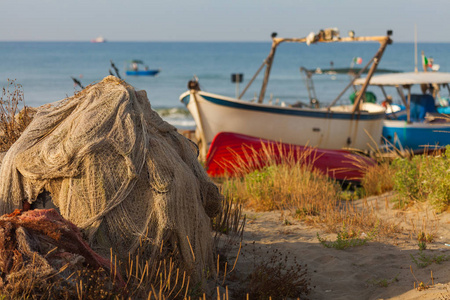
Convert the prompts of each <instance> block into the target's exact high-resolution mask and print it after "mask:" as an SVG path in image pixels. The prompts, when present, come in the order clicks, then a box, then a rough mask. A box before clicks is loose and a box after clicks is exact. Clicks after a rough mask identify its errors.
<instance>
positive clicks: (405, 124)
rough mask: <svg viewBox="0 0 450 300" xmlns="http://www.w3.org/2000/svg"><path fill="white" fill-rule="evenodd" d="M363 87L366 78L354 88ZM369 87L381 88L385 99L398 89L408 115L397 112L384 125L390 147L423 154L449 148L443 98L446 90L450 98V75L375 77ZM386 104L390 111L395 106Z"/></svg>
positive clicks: (449, 111) (448, 121)
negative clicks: (389, 89)
mask: <svg viewBox="0 0 450 300" xmlns="http://www.w3.org/2000/svg"><path fill="white" fill-rule="evenodd" d="M362 84H365V79H364V78H360V79H357V80H356V81H355V85H362ZM369 84H370V85H372V86H378V87H379V88H380V89H381V91H382V92H383V95H384V97H385V98H388V97H389V95H388V94H387V92H386V88H388V87H391V88H395V89H396V90H397V92H398V94H399V98H400V101H401V104H403V106H404V107H405V108H406V110H405V114H399V113H398V114H396V113H395V112H394V113H391V114H389V118H388V119H387V120H385V121H384V126H383V137H384V138H385V140H386V143H387V146H390V147H392V146H395V147H396V148H397V149H399V150H404V149H408V150H411V151H413V152H416V153H420V152H424V151H425V150H432V149H437V148H442V147H445V146H446V145H449V144H450V115H449V114H450V107H449V106H448V105H449V103H448V99H449V98H448V97H447V98H444V97H441V92H442V91H443V90H444V89H446V90H447V91H448V94H449V96H450V87H449V84H450V73H444V72H406V73H397V74H384V75H377V76H373V77H372V78H371V79H370V81H369ZM413 87H415V88H416V89H417V91H416V92H414V91H413ZM419 88H420V89H419ZM417 92H418V93H417ZM384 103H385V105H386V106H387V108H388V109H389V108H390V106H392V105H393V104H392V103H391V101H386V102H384Z"/></svg>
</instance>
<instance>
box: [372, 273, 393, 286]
mask: <svg viewBox="0 0 450 300" xmlns="http://www.w3.org/2000/svg"><path fill="white" fill-rule="evenodd" d="M368 282H369V283H371V284H373V285H377V286H380V287H388V286H389V285H390V284H392V283H394V282H398V274H397V275H395V277H394V278H392V279H386V278H383V279H372V280H369V281H368Z"/></svg>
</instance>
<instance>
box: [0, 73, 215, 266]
mask: <svg viewBox="0 0 450 300" xmlns="http://www.w3.org/2000/svg"><path fill="white" fill-rule="evenodd" d="M197 153H198V151H197V148H196V146H195V145H194V144H193V143H192V142H191V141H190V140H188V139H186V138H185V137H183V136H182V135H180V134H179V133H178V132H177V131H176V129H175V127H173V126H172V125H170V124H168V123H166V122H165V121H163V120H162V119H161V118H160V117H159V115H158V114H157V113H156V112H154V111H153V110H152V109H151V106H150V102H149V101H148V98H147V95H146V92H145V91H135V90H134V88H133V87H132V86H130V85H128V84H126V83H125V82H123V81H121V80H119V79H117V78H116V77H113V76H108V77H106V78H105V79H103V80H102V81H101V82H99V83H97V84H95V85H92V86H89V87H87V88H86V89H84V90H83V91H82V92H80V93H78V94H76V95H75V96H73V97H70V98H67V99H64V100H61V101H59V102H55V103H53V104H50V105H47V106H43V107H41V108H40V109H39V110H38V112H37V114H36V116H35V117H34V119H33V121H32V123H31V124H30V125H29V126H28V127H27V129H26V130H25V131H24V132H23V134H22V135H21V137H20V138H19V139H18V140H17V141H16V143H14V144H13V146H12V147H11V148H10V149H9V151H8V152H7V153H6V155H5V157H4V159H3V161H2V165H1V169H0V215H2V214H4V213H9V212H12V211H13V210H14V209H15V208H21V207H22V201H23V199H26V200H27V201H28V202H30V203H32V202H33V201H35V200H36V198H37V196H38V195H39V194H40V193H42V192H43V191H44V190H45V191H48V192H50V194H51V198H52V201H53V203H54V204H55V205H56V206H57V207H58V208H59V210H60V213H61V215H62V216H63V217H65V218H66V219H68V220H70V221H72V222H73V223H74V224H76V225H77V226H78V227H80V228H81V229H82V230H83V232H84V233H85V235H86V237H87V239H88V241H89V244H90V245H91V246H92V247H93V248H94V250H96V251H99V252H100V253H103V254H109V249H110V248H113V250H115V252H116V253H118V254H119V256H122V257H128V253H129V252H133V251H135V250H136V249H137V248H138V247H139V248H140V250H142V247H145V246H140V242H141V243H142V242H143V243H144V245H148V247H147V250H148V252H147V256H148V257H149V258H152V257H155V256H156V255H157V254H158V253H159V251H160V248H161V245H163V247H164V246H168V247H169V246H170V247H172V248H174V247H175V245H178V246H177V247H178V251H179V253H180V255H181V257H182V259H183V261H184V262H185V263H186V265H187V267H189V268H193V269H196V270H197V271H205V270H207V269H208V268H213V265H214V263H213V253H212V241H211V232H210V218H209V217H212V216H214V215H215V214H216V213H217V212H218V210H219V208H220V203H221V196H220V194H219V192H218V189H217V187H216V186H215V185H214V184H213V183H212V182H211V181H210V180H209V178H208V177H207V175H206V172H205V171H204V170H203V168H202V166H201V165H200V164H199V163H198V161H197ZM144 237H145V238H144ZM162 243H163V244H162ZM191 248H192V250H191ZM197 273H198V272H197Z"/></svg>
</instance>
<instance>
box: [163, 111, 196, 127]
mask: <svg viewBox="0 0 450 300" xmlns="http://www.w3.org/2000/svg"><path fill="white" fill-rule="evenodd" d="M155 111H156V112H157V113H158V114H159V115H160V116H161V118H162V119H163V120H164V121H166V122H167V123H169V124H171V125H173V126H175V127H176V128H178V129H189V130H193V129H195V121H194V119H193V118H192V116H191V114H190V113H189V111H188V110H187V109H185V108H181V107H170V108H155Z"/></svg>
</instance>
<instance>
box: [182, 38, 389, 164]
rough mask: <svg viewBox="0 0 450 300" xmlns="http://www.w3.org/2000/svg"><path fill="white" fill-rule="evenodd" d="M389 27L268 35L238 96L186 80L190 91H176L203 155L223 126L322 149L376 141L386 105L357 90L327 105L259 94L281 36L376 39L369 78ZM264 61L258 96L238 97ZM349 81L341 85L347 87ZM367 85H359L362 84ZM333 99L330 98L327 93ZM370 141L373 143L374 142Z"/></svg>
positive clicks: (362, 145) (299, 40)
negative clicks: (382, 32)
mask: <svg viewBox="0 0 450 300" xmlns="http://www.w3.org/2000/svg"><path fill="white" fill-rule="evenodd" d="M390 35H391V32H388V34H387V35H386V36H373V37H355V36H354V35H350V36H348V37H342V38H341V37H340V36H339V33H338V31H337V30H335V29H330V30H325V31H321V32H320V33H319V34H317V35H314V34H310V35H308V36H307V37H305V38H277V37H276V34H273V35H272V48H271V51H270V53H269V55H268V57H267V58H266V59H265V60H264V63H263V65H262V66H261V67H260V68H259V70H258V71H257V72H256V74H255V76H253V78H252V79H251V80H250V82H249V83H248V85H247V87H246V88H245V89H244V90H243V92H242V93H241V95H240V96H239V97H237V98H231V97H226V96H221V95H217V94H213V93H208V92H204V91H201V90H200V86H199V83H198V81H190V82H189V84H188V88H189V91H187V92H185V93H183V94H182V95H181V96H180V100H181V101H182V102H183V103H184V104H185V105H186V106H187V108H188V110H189V111H190V113H191V114H192V116H193V118H194V120H195V122H196V125H197V138H198V139H199V140H200V144H201V145H200V148H201V155H202V157H205V156H206V153H207V150H208V148H209V145H210V144H211V142H212V140H213V138H214V137H215V136H216V135H217V134H218V133H219V132H223V131H227V132H234V133H240V134H245V135H250V136H255V137H258V138H263V139H268V140H273V141H279V142H283V143H288V144H294V145H309V146H313V147H319V148H323V149H341V148H357V149H361V150H368V149H371V148H372V147H374V146H375V147H376V146H377V145H378V144H379V143H381V131H382V122H383V119H384V117H385V109H384V108H383V107H382V106H381V105H377V104H372V103H363V101H362V97H360V96H358V97H357V98H356V100H355V103H354V104H353V105H340V106H335V105H334V103H335V102H336V101H337V100H338V99H339V98H340V96H342V94H343V92H342V93H341V94H339V95H338V97H337V98H336V99H334V101H332V102H331V101H329V102H331V104H330V105H328V106H326V107H321V108H319V107H317V103H311V104H310V105H306V106H298V105H270V104H265V103H263V102H264V98H265V93H266V88H267V84H268V80H269V75H270V69H271V66H272V62H273V59H274V55H275V51H276V49H277V47H278V46H279V45H280V44H282V43H284V42H296V43H306V44H308V45H309V44H311V43H330V42H362V41H364V42H366V41H376V42H379V43H380V48H379V49H378V51H377V52H376V54H375V55H374V57H373V58H372V59H371V61H370V62H369V64H368V65H367V66H366V67H365V69H367V68H368V67H369V66H370V69H369V71H368V78H370V77H371V76H372V75H373V73H374V72H375V70H376V68H377V65H378V62H379V60H380V59H381V57H382V55H383V53H384V50H385V48H386V46H387V45H389V44H390V43H392V40H391V38H390ZM264 67H265V75H264V79H263V84H262V87H261V91H260V93H259V96H258V100H257V102H251V101H244V100H242V97H243V95H244V94H245V92H246V90H247V89H248V87H249V86H250V85H251V84H252V82H253V81H254V79H255V78H256V77H257V75H258V74H259V72H260V71H261V70H262V69H263V68H264ZM350 86H351V83H350V84H349V85H348V86H347V87H346V88H345V89H344V91H345V90H347V89H348V88H349V87H350ZM365 88H366V87H364V89H365ZM331 100H332V99H331ZM373 143H375V144H376V145H373Z"/></svg>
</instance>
